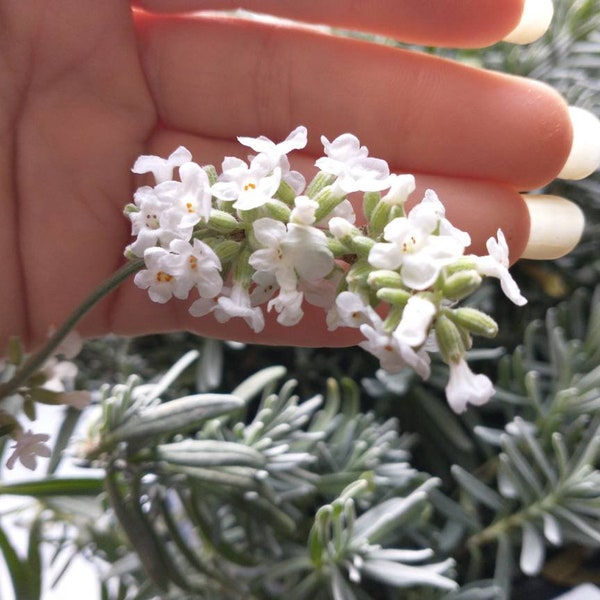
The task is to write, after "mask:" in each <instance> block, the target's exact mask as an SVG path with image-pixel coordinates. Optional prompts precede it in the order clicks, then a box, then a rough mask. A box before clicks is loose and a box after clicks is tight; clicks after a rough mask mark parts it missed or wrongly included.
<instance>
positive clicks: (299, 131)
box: [238, 125, 308, 167]
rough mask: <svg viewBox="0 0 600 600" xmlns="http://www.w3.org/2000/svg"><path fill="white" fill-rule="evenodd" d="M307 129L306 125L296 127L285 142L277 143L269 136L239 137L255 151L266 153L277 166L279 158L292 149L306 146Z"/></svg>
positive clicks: (239, 139) (241, 141) (242, 142)
mask: <svg viewBox="0 0 600 600" xmlns="http://www.w3.org/2000/svg"><path fill="white" fill-rule="evenodd" d="M307 139H308V138H307V130H306V127H304V125H300V126H299V127H296V129H294V130H293V131H292V132H291V133H290V134H289V135H288V136H287V137H286V138H285V140H284V141H283V142H280V143H279V144H276V143H275V142H272V141H271V140H270V139H269V138H267V137H265V136H264V135H261V136H259V137H257V138H251V137H238V141H239V142H240V144H244V146H248V147H249V148H252V150H254V151H255V152H262V153H263V154H266V155H267V156H268V157H269V158H270V159H271V160H272V162H273V166H274V167H276V166H278V164H279V159H280V158H281V157H282V156H285V155H286V154H287V153H288V152H291V151H292V150H300V149H301V148H304V147H305V146H306V142H307Z"/></svg>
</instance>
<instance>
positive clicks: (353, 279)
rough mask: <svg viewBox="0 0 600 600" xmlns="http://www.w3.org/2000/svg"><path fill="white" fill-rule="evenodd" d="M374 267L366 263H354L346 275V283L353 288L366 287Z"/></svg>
mask: <svg viewBox="0 0 600 600" xmlns="http://www.w3.org/2000/svg"><path fill="white" fill-rule="evenodd" d="M372 270H373V267H372V266H371V265H370V264H369V263H367V262H364V261H358V262H356V263H354V264H353V265H352V266H351V267H350V268H349V269H348V272H347V273H346V282H347V283H348V285H349V286H350V287H351V288H353V287H354V286H359V287H361V288H362V287H366V285H367V279H368V278H369V274H370V273H371V271H372Z"/></svg>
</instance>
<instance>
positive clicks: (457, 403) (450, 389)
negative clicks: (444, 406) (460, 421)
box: [446, 358, 494, 413]
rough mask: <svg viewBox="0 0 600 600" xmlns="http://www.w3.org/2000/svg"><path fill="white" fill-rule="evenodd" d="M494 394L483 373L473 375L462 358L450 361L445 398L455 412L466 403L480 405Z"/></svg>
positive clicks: (465, 407)
mask: <svg viewBox="0 0 600 600" xmlns="http://www.w3.org/2000/svg"><path fill="white" fill-rule="evenodd" d="M493 395H494V386H493V385H492V382H491V381H490V380H489V378H488V377H486V376H485V375H481V374H479V375H475V374H474V373H473V372H472V371H471V369H470V367H469V365H468V364H467V361H466V360H465V359H464V358H462V359H460V360H459V361H458V362H457V363H450V379H449V380H448V385H447V386H446V398H447V400H448V404H449V405H450V408H452V410H453V411H454V412H455V413H462V412H464V411H465V410H466V409H467V405H468V404H474V405H475V406H481V405H482V404H485V403H486V402H487V401H488V400H489V399H490V398H491V397H492V396H493Z"/></svg>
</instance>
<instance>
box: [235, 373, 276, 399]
mask: <svg viewBox="0 0 600 600" xmlns="http://www.w3.org/2000/svg"><path fill="white" fill-rule="evenodd" d="M285 373H286V369H285V367H279V366H273V367H267V368H266V369H262V370H261V371H259V372H258V373H254V375H251V376H250V377H248V378H247V379H246V380H244V381H242V383H240V384H239V385H238V386H237V387H236V388H235V389H234V390H233V391H232V392H231V393H232V395H234V396H237V397H238V398H241V399H242V400H244V401H246V402H247V401H248V400H251V399H252V398H254V397H255V396H257V395H258V394H260V393H261V392H262V391H263V390H264V389H265V388H266V387H267V386H269V385H272V384H274V383H275V382H276V381H278V380H279V379H281V378H282V377H283V376H284V375H285Z"/></svg>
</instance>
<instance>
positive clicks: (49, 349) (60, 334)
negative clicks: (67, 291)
mask: <svg viewBox="0 0 600 600" xmlns="http://www.w3.org/2000/svg"><path fill="white" fill-rule="evenodd" d="M143 266H144V260H143V259H141V258H140V259H138V260H134V261H131V262H128V263H126V264H125V265H123V266H122V267H121V268H120V269H119V270H118V271H116V272H115V273H113V275H111V276H110V277H109V278H108V279H107V280H106V281H104V282H103V283H101V284H100V285H99V286H98V287H97V288H96V289H95V290H94V291H93V292H92V293H91V294H90V295H89V296H88V297H87V298H86V299H85V300H84V301H83V302H82V303H81V304H80V305H79V306H78V307H77V308H76V309H75V310H74V311H73V312H72V313H71V314H70V315H69V316H68V317H67V319H66V320H65V321H64V323H63V324H62V325H61V326H60V327H59V328H58V329H57V330H56V331H55V332H54V334H53V335H52V336H51V337H50V339H49V340H48V342H47V343H46V345H45V346H44V347H43V348H42V349H41V350H39V351H38V352H36V353H35V354H32V355H31V356H30V357H29V358H28V359H27V360H26V361H25V362H24V363H23V364H22V365H21V366H20V368H19V369H18V370H17V372H16V373H15V374H14V376H13V377H12V379H10V380H9V381H7V382H5V383H3V384H2V385H0V399H2V398H5V397H6V396H9V395H10V394H12V393H14V392H16V391H17V390H18V389H19V387H20V386H22V385H23V384H24V383H25V382H26V381H27V380H28V379H29V378H30V377H31V376H32V375H33V374H34V373H35V372H36V371H38V370H39V369H40V367H41V366H42V365H43V364H44V363H45V362H46V360H48V358H50V356H52V354H53V353H54V351H55V350H56V348H57V347H58V346H59V344H60V343H61V342H62V341H63V340H64V339H65V337H67V334H68V333H69V332H70V331H71V330H72V329H73V328H74V327H75V325H76V324H77V323H78V322H79V320H80V319H81V318H82V317H83V316H84V315H85V314H86V313H87V312H88V311H89V310H91V309H92V308H93V307H94V306H95V305H96V304H97V303H98V302H100V300H102V299H103V298H104V297H105V296H107V295H108V294H110V292H112V291H113V290H114V289H116V288H117V287H118V286H119V285H121V283H123V282H124V281H125V280H126V279H127V278H129V277H130V276H131V275H133V274H134V273H136V272H137V271H139V270H140V269H141V268H142V267H143Z"/></svg>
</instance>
